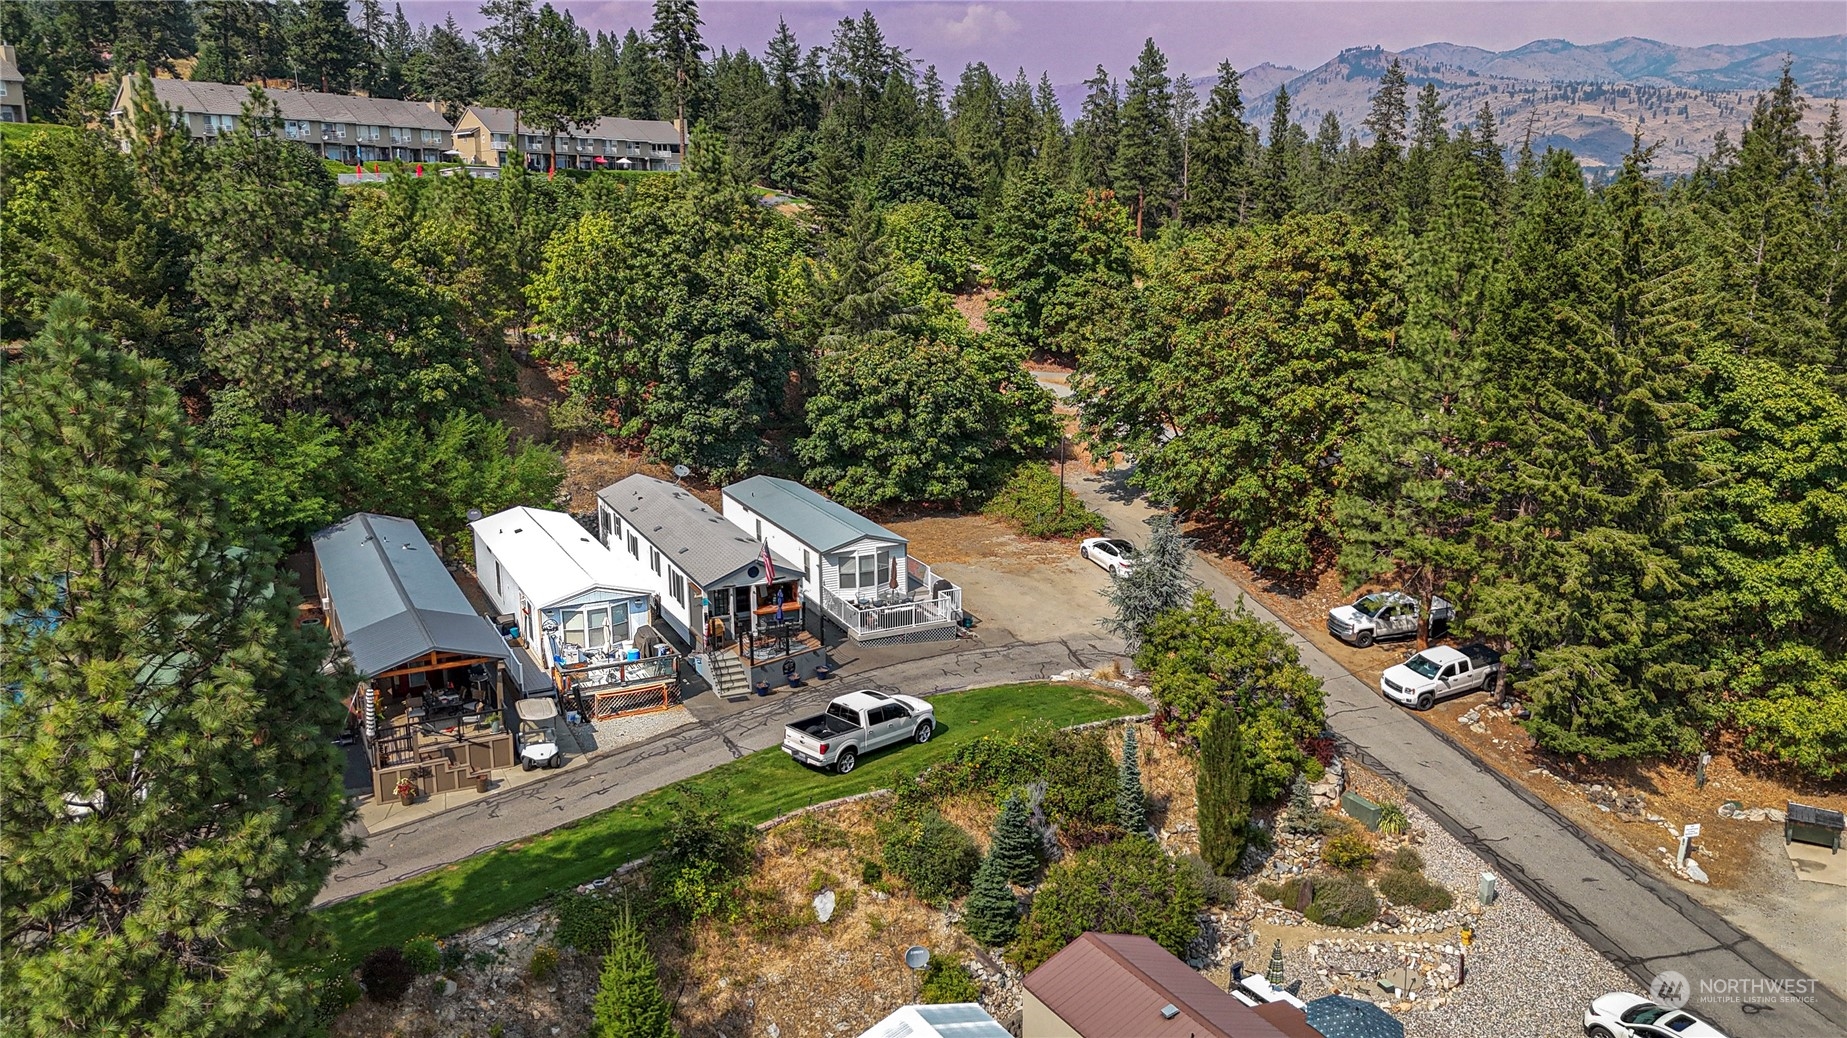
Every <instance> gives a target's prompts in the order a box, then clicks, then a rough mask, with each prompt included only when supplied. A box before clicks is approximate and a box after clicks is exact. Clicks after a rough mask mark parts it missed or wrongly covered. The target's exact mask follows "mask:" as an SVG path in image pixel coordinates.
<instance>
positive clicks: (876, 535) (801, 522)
mask: <svg viewBox="0 0 1847 1038" xmlns="http://www.w3.org/2000/svg"><path fill="white" fill-rule="evenodd" d="M724 507H725V518H726V519H729V520H730V521H731V523H732V525H734V526H736V527H738V528H739V529H741V530H743V531H744V532H745V533H747V534H749V535H750V536H752V537H754V538H758V539H760V540H762V541H763V542H765V543H767V544H768V545H769V546H770V548H771V550H773V551H775V552H777V553H778V554H782V555H787V556H789V557H790V558H799V559H801V560H802V569H803V575H804V580H803V582H802V588H803V593H804V594H805V595H806V596H807V598H808V601H809V602H810V603H811V604H812V605H814V606H816V607H818V608H819V609H820V610H821V611H822V612H823V613H824V614H825V615H826V616H828V617H829V618H831V619H833V620H834V622H836V623H838V624H840V626H841V627H842V628H844V629H845V630H846V632H847V634H848V635H850V636H852V637H853V638H854V639H856V640H859V641H880V640H888V639H894V638H904V639H905V640H910V641H921V640H927V639H928V637H932V636H934V637H953V636H954V633H955V632H954V626H955V624H956V622H957V621H959V620H960V619H961V616H962V592H961V590H960V589H959V588H957V587H956V586H955V585H954V584H952V583H950V582H949V581H948V580H945V579H942V578H941V577H939V576H937V575H936V573H935V572H934V571H932V570H931V568H930V567H929V566H927V565H924V564H923V563H921V562H919V561H917V560H916V559H914V558H911V557H910V553H909V550H908V542H907V541H906V540H905V539H904V538H903V537H901V536H899V535H898V534H895V533H893V532H892V531H890V530H887V529H886V528H884V527H883V526H880V525H879V524H877V523H875V522H873V521H872V520H870V519H867V518H866V517H865V516H863V515H860V514H859V513H858V512H855V511H853V510H852V509H850V508H847V507H845V506H844V505H841V504H839V503H837V502H834V501H830V500H828V499H827V498H825V497H823V496H821V495H820V494H818V493H815V492H814V491H813V490H810V489H808V488H807V487H805V486H803V485H801V484H800V483H795V482H791V481H789V480H786V479H776V478H775V477H773V476H752V477H750V478H749V479H746V480H742V481H740V482H737V483H733V484H731V485H730V486H728V487H726V488H725V493H724Z"/></svg>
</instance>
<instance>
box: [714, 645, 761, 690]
mask: <svg viewBox="0 0 1847 1038" xmlns="http://www.w3.org/2000/svg"><path fill="white" fill-rule="evenodd" d="M707 658H708V659H710V660H711V662H712V691H713V692H715V693H716V694H718V695H719V696H720V697H722V698H725V699H749V698H750V695H751V688H750V671H748V670H746V669H745V667H744V661H743V660H741V659H738V654H737V653H735V652H732V651H731V650H730V649H714V650H712V651H711V652H710V653H708V654H707Z"/></svg>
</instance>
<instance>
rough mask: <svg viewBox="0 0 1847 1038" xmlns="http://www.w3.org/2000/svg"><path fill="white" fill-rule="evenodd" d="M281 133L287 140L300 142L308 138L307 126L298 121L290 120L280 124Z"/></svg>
mask: <svg viewBox="0 0 1847 1038" xmlns="http://www.w3.org/2000/svg"><path fill="white" fill-rule="evenodd" d="M282 133H283V135H284V136H286V137H288V139H289V140H292V141H298V140H301V139H302V138H303V137H306V136H308V124H307V123H305V122H303V121H302V120H300V119H290V120H288V121H287V122H284V123H283V124H282Z"/></svg>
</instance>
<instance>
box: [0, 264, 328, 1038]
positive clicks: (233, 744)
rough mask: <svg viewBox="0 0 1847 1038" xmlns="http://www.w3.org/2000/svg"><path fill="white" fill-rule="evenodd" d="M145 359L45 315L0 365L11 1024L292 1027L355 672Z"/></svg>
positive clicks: (4, 823) (1, 857) (72, 314)
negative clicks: (250, 529)
mask: <svg viewBox="0 0 1847 1038" xmlns="http://www.w3.org/2000/svg"><path fill="white" fill-rule="evenodd" d="M165 377H166V376H165V371H164V369H163V367H162V366H161V365H159V364H157V363H150V362H145V361H142V360H139V359H137V358H134V357H132V356H129V355H127V354H123V353H117V352H113V351H111V350H110V349H108V348H107V347H106V346H105V345H104V343H103V342H102V341H101V338H100V337H99V336H98V335H96V333H94V332H93V331H91V330H90V329H89V328H88V326H87V325H86V324H85V323H84V317H83V310H82V306H81V304H80V303H78V302H77V301H76V300H74V299H70V300H61V301H59V302H57V303H55V304H54V305H53V306H52V307H51V308H50V310H49V311H48V312H47V314H46V318H45V329H44V331H43V332H42V333H41V334H40V336H39V338H38V339H36V340H35V341H34V342H33V343H32V344H31V345H30V346H28V347H27V348H26V351H25V353H24V355H23V358H22V359H20V360H18V361H15V362H12V363H9V364H8V365H7V366H6V367H5V368H4V371H3V372H0V429H3V431H4V435H0V480H3V481H4V483H5V486H6V487H7V493H6V494H5V496H4V503H0V525H3V526H4V529H5V530H6V536H5V537H4V538H0V569H3V570H4V571H5V572H6V574H7V579H6V580H5V581H4V582H0V613H4V615H6V616H8V617H12V618H14V620H13V621H12V623H11V635H10V636H9V641H8V645H7V651H6V652H5V653H4V654H0V684H4V685H5V687H7V688H8V689H10V690H11V692H10V693H9V694H10V696H11V698H12V701H11V702H10V703H9V705H8V707H7V709H6V710H5V711H4V713H0V728H3V729H4V733H3V737H4V739H5V741H6V745H7V752H6V753H5V754H4V755H0V795H4V796H5V798H6V803H7V805H8V806H7V810H6V812H5V813H4V815H3V816H0V881H3V882H4V883H5V886H6V891H7V896H6V898H5V901H4V904H3V906H0V922H3V924H4V925H3V926H0V933H3V934H4V936H3V937H0V1027H3V1029H5V1030H6V1031H7V1033H9V1034H19V1035H26V1036H38V1035H44V1036H53V1035H57V1036H62V1035H69V1034H143V1035H151V1036H165V1035H170V1036H174V1038H179V1036H187V1038H194V1036H215V1035H223V1036H226V1038H232V1036H243V1035H272V1034H285V1033H299V1031H301V1030H302V1029H303V1028H305V1027H306V1026H307V1022H308V1019H309V1017H310V1016H311V1015H312V1005H313V1001H314V991H313V987H312V983H311V981H310V980H309V978H308V977H307V975H306V974H305V973H304V971H303V969H302V965H301V964H302V963H303V962H304V961H305V960H307V959H309V958H310V957H311V953H310V950H309V948H310V944H311V942H312V940H313V938H314V935H315V926H314V923H313V920H312V917H311V916H310V914H309V911H308V909H309V906H310V904H311V903H312V901H313V900H314V897H315V895H316V894H317V893H318V892H319V891H320V889H321V886H322V884H323V883H324V882H325V881H326V879H327V877H328V875H329V874H330V873H331V872H332V869H333V866H334V863H335V862H336V861H337V860H338V858H339V857H340V855H341V854H343V853H345V852H346V851H348V850H350V849H352V846H353V845H352V843H351V842H350V841H349V840H348V838H347V837H346V836H345V835H344V833H343V830H344V827H345V824H346V821H347V818H348V817H349V814H350V808H349V807H348V806H347V804H346V798H345V796H344V794H343V793H342V791H341V781H340V757H339V752H338V751H337V750H336V749H335V748H334V747H333V745H332V740H331V737H332V736H333V735H334V734H336V733H337V732H338V731H339V728H340V725H341V724H342V722H343V721H344V719H345V709H344V707H343V705H342V696H343V695H344V694H345V693H346V692H347V691H348V690H350V689H351V688H352V681H353V678H352V676H351V674H350V673H345V672H339V671H335V672H332V673H324V672H323V669H322V668H323V665H324V663H325V661H326V659H327V657H328V653H329V651H330V649H331V646H330V645H329V643H328V641H327V639H326V637H325V635H324V634H323V633H321V630H320V629H319V628H302V629H298V628H296V626H295V625H294V623H293V622H292V618H291V616H290V614H291V613H292V612H293V608H292V603H293V602H294V601H295V595H294V593H293V592H292V590H290V589H289V588H288V587H287V585H286V583H285V581H286V579H287V578H286V577H285V576H283V575H282V574H281V573H280V572H278V570H277V569H276V568H275V567H274V563H273V561H272V560H273V557H274V556H273V555H272V551H273V549H272V548H271V547H270V546H269V545H268V544H266V543H264V542H263V541H262V540H261V539H260V538H259V539H256V540H254V541H253V540H252V539H251V538H249V537H248V536H247V535H246V531H243V530H240V529H237V528H235V527H232V526H230V525H229V524H226V523H224V522H222V521H221V519H220V516H219V509H220V507H221V504H220V499H221V493H220V488H219V487H218V485H217V484H216V483H215V482H214V481H213V479H212V478H210V477H209V476H208V475H207V474H206V473H205V472H204V471H203V470H202V469H201V467H200V465H199V464H198V463H197V461H195V459H194V457H193V452H192V442H191V439H190V436H189V434H188V429H187V425H186V422H185V420H184V417H183V416H182V413H181V410H180V405H179V401H178V398H177V397H176V396H175V394H174V393H173V391H172V390H171V389H169V388H168V387H167V386H166V385H165V384H164V383H165Z"/></svg>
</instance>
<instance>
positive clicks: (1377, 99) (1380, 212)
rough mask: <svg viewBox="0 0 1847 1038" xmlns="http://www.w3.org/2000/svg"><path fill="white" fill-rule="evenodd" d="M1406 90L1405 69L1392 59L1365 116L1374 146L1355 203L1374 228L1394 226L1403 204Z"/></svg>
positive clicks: (1362, 166) (1363, 161)
mask: <svg viewBox="0 0 1847 1038" xmlns="http://www.w3.org/2000/svg"><path fill="white" fill-rule="evenodd" d="M1407 89H1408V86H1407V84H1406V82H1405V73H1404V66H1403V64H1401V63H1400V62H1399V60H1398V59H1397V58H1393V59H1392V63H1391V64H1390V65H1388V66H1386V69H1385V74H1384V75H1383V76H1381V77H1379V89H1378V90H1377V91H1375V92H1374V93H1373V95H1372V109H1371V111H1369V112H1368V113H1367V115H1366V128H1367V129H1368V130H1370V131H1371V132H1372V146H1371V147H1369V148H1367V149H1366V151H1365V152H1364V153H1363V156H1362V158H1361V160H1360V164H1359V171H1358V185H1357V186H1358V191H1357V192H1356V195H1355V197H1354V199H1353V201H1354V203H1355V209H1356V211H1357V212H1359V213H1360V214H1362V215H1364V216H1366V217H1367V218H1368V219H1369V220H1370V222H1371V224H1372V226H1374V227H1384V226H1386V225H1387V224H1389V223H1391V222H1392V220H1393V219H1395V218H1396V217H1397V215H1398V213H1399V212H1400V210H1401V208H1402V206H1403V203H1404V198H1403V196H1404V186H1403V183H1402V173H1401V168H1400V167H1401V166H1402V165H1403V162H1404V146H1405V124H1406V121H1407V119H1408V118H1409V115H1410V108H1409V106H1408V103H1407V99H1406V96H1405V95H1406V90H1407ZM1433 96H1434V95H1433Z"/></svg>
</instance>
